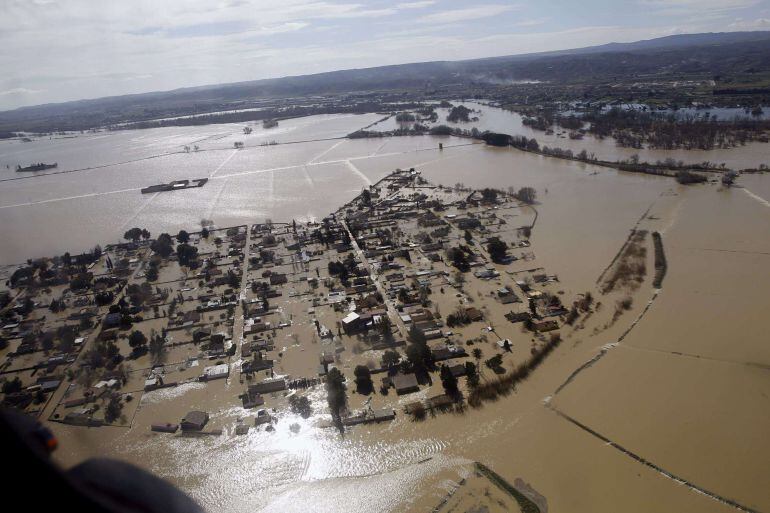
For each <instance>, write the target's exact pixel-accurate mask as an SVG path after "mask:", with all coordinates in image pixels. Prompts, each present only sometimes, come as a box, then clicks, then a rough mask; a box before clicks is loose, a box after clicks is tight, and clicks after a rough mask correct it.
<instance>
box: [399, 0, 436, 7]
mask: <svg viewBox="0 0 770 513" xmlns="http://www.w3.org/2000/svg"><path fill="white" fill-rule="evenodd" d="M435 3H436V2H435V0H424V1H422V2H404V3H401V4H396V9H424V8H425V7H430V6H431V5H434V4H435Z"/></svg>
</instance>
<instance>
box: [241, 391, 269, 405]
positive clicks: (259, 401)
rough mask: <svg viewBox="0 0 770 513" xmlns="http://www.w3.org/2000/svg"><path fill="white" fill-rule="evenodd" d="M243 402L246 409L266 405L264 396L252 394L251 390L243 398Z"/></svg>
mask: <svg viewBox="0 0 770 513" xmlns="http://www.w3.org/2000/svg"><path fill="white" fill-rule="evenodd" d="M241 400H242V401H243V407H244V408H256V407H257V406H262V405H263V404H265V400H264V399H263V398H262V394H258V393H256V392H252V391H251V390H248V391H246V393H245V394H243V395H242V396H241Z"/></svg>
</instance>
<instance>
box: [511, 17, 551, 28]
mask: <svg viewBox="0 0 770 513" xmlns="http://www.w3.org/2000/svg"><path fill="white" fill-rule="evenodd" d="M549 19H550V18H537V19H527V20H521V21H517V22H516V23H514V25H515V26H516V27H536V26H538V25H544V24H545V22H547V21H548V20H549Z"/></svg>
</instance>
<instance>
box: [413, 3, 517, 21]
mask: <svg viewBox="0 0 770 513" xmlns="http://www.w3.org/2000/svg"><path fill="white" fill-rule="evenodd" d="M516 8H517V6H515V5H500V4H486V5H485V4H482V5H477V6H474V7H467V8H463V9H450V10H446V11H439V12H435V13H432V14H427V15H425V16H423V17H422V18H420V21H421V22H422V23H430V24H440V23H457V22H460V21H469V20H478V19H481V18H490V17H492V16H498V15H500V14H503V13H506V12H509V11H512V10H514V9H516Z"/></svg>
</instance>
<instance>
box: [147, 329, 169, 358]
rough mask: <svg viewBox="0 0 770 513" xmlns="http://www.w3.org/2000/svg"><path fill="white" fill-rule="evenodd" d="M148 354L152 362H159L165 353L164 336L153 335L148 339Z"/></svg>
mask: <svg viewBox="0 0 770 513" xmlns="http://www.w3.org/2000/svg"><path fill="white" fill-rule="evenodd" d="M149 350H150V356H151V357H152V361H153V362H154V363H160V362H161V361H163V358H164V356H165V354H166V338H165V337H162V336H160V335H155V336H154V337H152V340H150V347H149Z"/></svg>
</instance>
